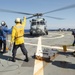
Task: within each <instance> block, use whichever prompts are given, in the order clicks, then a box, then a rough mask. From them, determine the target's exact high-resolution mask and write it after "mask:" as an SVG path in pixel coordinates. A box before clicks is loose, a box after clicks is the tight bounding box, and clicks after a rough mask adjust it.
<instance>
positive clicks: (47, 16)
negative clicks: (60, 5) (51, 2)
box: [44, 16, 64, 20]
mask: <svg viewBox="0 0 75 75" xmlns="http://www.w3.org/2000/svg"><path fill="white" fill-rule="evenodd" d="M44 17H48V18H53V19H57V20H64V18H59V17H52V16H44Z"/></svg>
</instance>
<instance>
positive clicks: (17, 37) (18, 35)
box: [10, 17, 29, 62]
mask: <svg viewBox="0 0 75 75" xmlns="http://www.w3.org/2000/svg"><path fill="white" fill-rule="evenodd" d="M15 23H16V25H15V26H13V28H12V34H11V43H10V46H11V45H12V44H13V49H12V56H13V58H12V61H13V62H15V61H16V60H15V56H16V52H17V49H18V48H19V47H20V48H21V51H22V53H23V54H24V55H25V59H24V61H26V62H28V61H29V59H28V52H27V50H26V48H25V46H24V27H25V25H26V17H24V19H23V21H21V19H20V18H16V20H15Z"/></svg>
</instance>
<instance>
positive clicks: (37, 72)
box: [33, 37, 44, 75]
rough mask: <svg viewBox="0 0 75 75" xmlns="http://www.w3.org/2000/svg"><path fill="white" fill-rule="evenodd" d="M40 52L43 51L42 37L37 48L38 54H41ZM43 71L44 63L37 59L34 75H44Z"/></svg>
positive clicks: (39, 38)
mask: <svg viewBox="0 0 75 75" xmlns="http://www.w3.org/2000/svg"><path fill="white" fill-rule="evenodd" d="M39 50H41V51H42V46H41V37H38V46H37V51H36V53H37V52H39ZM43 69H44V68H43V61H40V60H37V59H35V64H34V72H33V75H44V72H43V71H44V70H43Z"/></svg>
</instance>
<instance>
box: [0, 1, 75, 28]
mask: <svg viewBox="0 0 75 75" xmlns="http://www.w3.org/2000/svg"><path fill="white" fill-rule="evenodd" d="M72 4H75V0H0V9H7V10H13V11H19V12H25V13H31V14H34V13H44V12H48V11H52V10H55V9H59V8H62V7H65V6H69V5H72ZM23 16H26V17H29V15H23V14H15V13H7V12H1V11H0V23H1V21H5V22H6V23H7V25H8V28H11V27H12V26H13V25H15V22H14V21H15V19H16V18H17V17H19V18H21V19H22V18H23ZM44 16H52V17H59V18H64V20H57V19H53V18H47V17H43V18H45V20H46V21H47V28H48V29H57V28H75V8H72V9H67V10H62V11H57V12H53V13H48V14H45V15H44ZM30 20H31V19H28V20H27V24H26V29H29V28H30V22H29V21H30Z"/></svg>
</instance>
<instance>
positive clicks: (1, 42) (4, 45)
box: [0, 40, 6, 52]
mask: <svg viewBox="0 0 75 75" xmlns="http://www.w3.org/2000/svg"><path fill="white" fill-rule="evenodd" d="M2 45H3V52H5V51H6V40H0V50H1V49H2Z"/></svg>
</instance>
